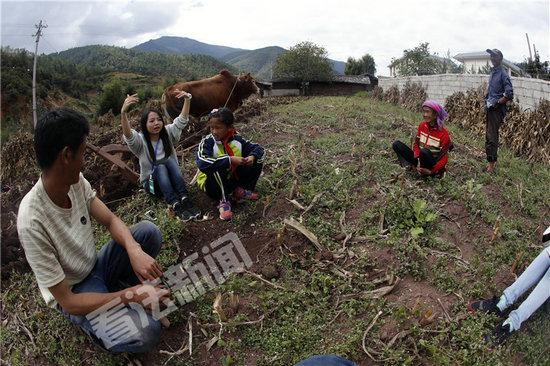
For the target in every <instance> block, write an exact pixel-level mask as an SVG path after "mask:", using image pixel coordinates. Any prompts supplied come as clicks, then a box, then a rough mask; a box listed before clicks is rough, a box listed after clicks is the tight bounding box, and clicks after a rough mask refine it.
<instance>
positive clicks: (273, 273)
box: [261, 264, 280, 280]
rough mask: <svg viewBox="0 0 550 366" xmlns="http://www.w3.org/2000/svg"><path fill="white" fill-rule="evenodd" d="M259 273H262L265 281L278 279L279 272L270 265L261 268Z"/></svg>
mask: <svg viewBox="0 0 550 366" xmlns="http://www.w3.org/2000/svg"><path fill="white" fill-rule="evenodd" d="M261 272H262V276H263V277H264V278H265V279H267V280H271V279H274V278H279V276H280V273H279V270H278V269H277V267H275V266H274V265H272V264H267V265H265V266H264V267H263V268H262V270H261Z"/></svg>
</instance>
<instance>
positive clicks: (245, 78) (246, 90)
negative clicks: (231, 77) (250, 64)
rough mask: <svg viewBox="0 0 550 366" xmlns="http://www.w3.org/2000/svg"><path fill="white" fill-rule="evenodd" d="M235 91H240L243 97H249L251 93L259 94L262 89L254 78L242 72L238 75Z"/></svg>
mask: <svg viewBox="0 0 550 366" xmlns="http://www.w3.org/2000/svg"><path fill="white" fill-rule="evenodd" d="M235 89H236V90H235V91H236V92H238V94H239V95H240V96H242V97H243V98H246V97H248V96H249V95H251V94H258V93H259V92H260V89H258V87H257V86H256V83H255V82H254V78H253V77H252V76H250V73H248V74H241V75H239V76H238V77H237V86H236V87H235Z"/></svg>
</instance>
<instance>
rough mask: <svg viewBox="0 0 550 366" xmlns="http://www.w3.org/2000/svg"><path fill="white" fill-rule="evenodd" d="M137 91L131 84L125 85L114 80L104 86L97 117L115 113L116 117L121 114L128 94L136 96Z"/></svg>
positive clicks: (118, 80)
mask: <svg viewBox="0 0 550 366" xmlns="http://www.w3.org/2000/svg"><path fill="white" fill-rule="evenodd" d="M134 93H135V89H134V87H133V86H132V85H130V84H125V83H123V82H122V81H121V80H120V79H118V78H114V79H113V80H111V81H110V82H108V83H106V84H105V85H103V88H102V90H101V94H100V95H99V106H98V110H97V115H98V116H101V115H104V114H105V113H107V112H109V110H112V111H113V114H114V115H115V116H116V115H118V114H119V113H120V109H121V108H122V104H123V103H124V99H125V98H126V94H134Z"/></svg>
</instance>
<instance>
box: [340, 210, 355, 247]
mask: <svg viewBox="0 0 550 366" xmlns="http://www.w3.org/2000/svg"><path fill="white" fill-rule="evenodd" d="M345 226H346V211H342V214H341V215H340V230H342V233H343V234H344V235H345V236H346V237H345V238H344V241H343V243H342V248H344V249H345V248H346V244H347V242H348V241H349V240H350V239H351V237H352V236H353V233H348V232H347V231H346V228H345Z"/></svg>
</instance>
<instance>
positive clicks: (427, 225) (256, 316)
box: [1, 96, 550, 365]
mask: <svg viewBox="0 0 550 366" xmlns="http://www.w3.org/2000/svg"><path fill="white" fill-rule="evenodd" d="M239 117H240V118H238V119H237V120H238V121H241V122H242V121H246V122H247V123H241V124H238V125H237V127H238V129H239V131H240V132H241V134H242V135H243V136H245V137H247V138H250V139H252V140H254V141H255V142H258V143H260V144H262V145H263V146H264V147H265V149H266V161H267V162H266V164H265V168H264V175H263V176H262V178H261V179H260V182H259V185H258V192H259V193H260V195H261V199H260V200H259V201H258V202H255V203H246V204H239V205H236V206H234V212H235V215H236V216H235V218H234V219H233V220H232V221H231V222H220V220H218V219H217V215H216V208H215V202H212V201H211V200H210V199H208V197H207V196H206V195H205V194H203V193H202V192H199V191H197V189H196V188H194V187H193V188H192V190H191V192H192V194H193V197H195V199H196V201H197V204H198V206H199V207H200V208H201V209H202V210H203V212H205V213H210V214H209V215H208V217H207V218H206V220H205V221H201V222H190V223H186V224H182V223H181V222H179V221H177V220H176V219H174V218H173V217H172V216H171V215H169V214H168V213H167V210H166V207H165V205H164V204H163V203H162V202H159V201H158V200H154V199H152V198H150V197H149V196H146V195H145V194H144V193H142V192H140V191H139V189H138V187H136V186H132V185H131V184H128V183H126V182H125V181H124V180H123V179H121V177H120V176H119V175H118V173H117V172H116V171H113V170H112V169H111V167H110V166H108V164H106V163H104V162H103V161H101V160H99V158H96V157H95V156H93V155H88V156H87V159H86V164H87V165H86V170H85V171H84V175H85V176H86V177H87V178H88V179H89V180H90V182H91V183H92V185H93V187H94V188H95V189H96V190H97V191H98V193H99V194H100V197H101V198H102V200H104V201H105V202H109V207H111V208H112V209H113V210H114V211H116V213H117V214H118V215H119V216H120V217H121V218H122V219H123V220H124V221H125V222H126V223H128V224H129V225H131V224H133V223H135V222H137V221H139V220H141V219H142V218H143V214H144V213H145V211H147V210H149V209H153V210H154V212H155V214H156V216H157V218H158V219H157V222H156V223H157V224H158V225H159V227H160V228H161V231H162V233H163V238H164V249H163V251H162V252H161V255H160V257H159V259H158V260H159V262H160V263H161V264H162V266H163V267H164V268H167V267H168V266H169V265H171V264H174V263H178V262H181V261H182V260H183V259H184V258H185V257H186V256H188V255H190V254H192V253H194V252H196V251H197V250H199V249H200V248H201V247H202V246H203V245H205V244H208V243H210V242H212V241H214V240H216V239H217V238H219V237H221V236H223V235H224V234H226V233H227V232H235V233H236V234H237V235H238V237H239V238H240V240H241V241H242V242H243V244H244V246H245V248H246V250H247V252H248V253H249V255H250V257H251V258H252V259H253V261H254V264H253V266H252V267H251V268H250V269H249V271H250V273H244V274H237V275H233V276H232V277H231V278H230V279H229V280H228V281H227V282H225V283H224V284H223V285H222V286H220V287H219V288H218V289H216V290H214V291H210V292H207V293H206V294H205V295H203V296H201V297H200V298H198V299H196V300H195V301H194V302H193V303H191V304H188V305H186V306H183V307H179V308H178V310H177V311H175V312H173V313H172V314H170V316H169V319H170V320H171V322H172V325H171V327H170V328H168V329H166V330H165V331H164V332H163V334H162V337H161V340H160V342H159V345H158V347H157V348H156V349H155V350H154V351H152V352H150V353H148V354H145V355H139V356H137V359H138V360H139V361H140V362H141V363H142V364H143V365H164V364H166V365H292V364H294V363H296V362H297V361H299V360H301V359H303V358H306V357H308V356H310V355H313V354H319V353H335V354H339V355H341V356H344V357H347V358H349V359H351V360H353V361H355V362H356V363H357V364H359V365H377V364H387V365H402V364H409V365H496V364H503V365H548V364H550V356H549V355H550V352H549V351H550V350H549V349H548V339H550V314H549V313H548V312H545V311H538V312H537V313H535V314H534V315H533V317H532V318H531V319H530V320H529V321H528V322H526V323H525V324H524V325H523V326H522V330H521V331H520V332H517V334H514V335H513V336H512V337H511V339H510V340H509V342H507V343H506V344H505V345H504V346H503V347H501V348H496V349H490V348H488V347H487V345H485V344H484V343H483V341H482V336H483V335H484V334H485V333H487V332H488V331H490V330H491V329H492V328H493V327H494V325H495V324H496V323H497V321H498V320H497V319H496V318H495V317H493V316H485V315H479V314H474V315H472V314H469V313H468V312H467V311H466V305H467V303H468V302H469V300H471V299H473V298H478V297H480V296H492V295H493V294H498V295H500V292H501V291H502V290H503V289H504V288H505V287H506V286H508V285H509V284H511V283H512V282H513V281H514V278H515V276H517V274H518V273H521V271H522V269H523V268H525V266H526V265H527V264H528V263H529V261H530V260H532V259H533V258H534V257H535V256H536V255H537V254H538V253H539V252H540V250H541V246H540V235H541V233H542V230H544V228H546V227H547V226H548V225H549V222H548V217H550V198H549V197H548V194H547V193H548V192H547V190H548V186H549V184H550V170H549V169H548V167H547V166H544V165H541V164H538V163H525V162H524V161H523V160H522V159H520V158H517V157H515V156H513V154H512V153H511V152H510V151H508V150H506V149H502V152H501V155H500V158H499V169H498V171H497V173H496V174H495V175H493V176H489V175H487V174H485V173H482V172H481V170H482V167H483V165H484V161H483V155H484V154H483V149H482V146H483V140H482V138H481V137H480V136H475V135H473V134H472V133H471V132H469V131H466V130H463V129H461V128H459V127H457V126H452V125H450V126H447V128H448V129H449V132H450V134H451V137H452V139H453V141H454V143H455V145H456V149H455V150H454V151H453V152H452V153H451V155H450V162H449V165H448V174H447V176H446V177H445V178H444V179H442V180H438V179H432V178H428V179H423V178H419V177H417V176H415V175H414V174H412V173H410V172H407V171H404V170H403V169H402V168H400V167H399V166H398V164H397V163H396V159H395V158H394V156H393V152H392V151H391V142H392V141H393V140H394V139H401V140H402V141H410V137H411V134H412V133H413V131H414V130H415V127H416V125H417V123H418V121H419V120H420V118H421V116H420V113H412V112H409V111H405V110H403V109H401V108H399V107H395V106H392V105H390V104H387V103H384V102H379V101H375V100H372V99H370V98H367V97H365V96H355V97H346V98H344V97H322V98H293V99H279V100H271V101H270V100H261V101H254V102H250V104H249V105H248V106H247V107H246V108H245V110H244V111H243V112H242V113H241V114H240V115H239ZM185 139H186V137H185V136H183V137H182V141H184V140H185ZM90 140H91V141H92V142H93V143H94V144H97V145H99V146H102V145H105V144H109V143H119V142H120V131H119V126H118V122H117V120H116V119H115V118H113V119H111V120H106V121H104V122H103V123H102V126H101V127H100V126H95V127H94V130H93V133H92V135H91V136H90ZM196 142H197V141H195V140H186V143H185V144H184V145H183V146H180V147H179V150H180V151H182V150H184V149H186V148H188V147H190V146H193V144H195V143H196ZM12 143H13V147H9V150H6V149H8V148H5V149H4V151H3V167H2V190H3V191H4V193H3V195H2V243H3V244H2V278H3V283H2V285H3V286H2V298H1V306H2V330H3V331H2V336H1V340H2V344H1V345H2V350H3V352H2V359H3V361H6V362H7V363H9V364H14V365H17V364H42V365H54V364H56V365H57V364H67V365H72V364H75V363H77V362H78V363H79V364H82V365H126V364H128V363H129V362H132V363H135V362H136V361H135V358H133V357H130V356H126V355H115V356H114V355H109V354H107V353H104V352H102V351H100V350H98V349H97V348H95V347H94V346H92V345H90V343H89V342H88V340H87V339H86V338H85V337H84V336H83V335H82V334H81V333H80V332H79V331H78V330H76V328H74V327H73V326H72V325H70V324H69V323H68V322H67V321H65V319H64V318H63V317H62V316H60V315H59V314H58V313H57V312H56V311H54V310H50V309H45V308H44V305H43V303H42V300H41V298H40V295H39V292H38V289H37V287H36V285H35V283H34V282H33V281H34V280H33V276H32V273H30V272H29V269H28V268H27V267H26V265H25V263H24V258H23V256H22V252H21V250H20V248H19V244H18V240H17V236H16V230H15V221H14V220H15V213H16V209H17V206H18V203H19V201H20V199H21V198H22V196H23V195H24V193H25V192H26V191H28V189H29V188H30V187H31V186H32V184H34V182H35V181H36V177H37V171H36V169H32V168H30V167H31V166H32V162H33V155H32V154H31V152H32V140H31V138H30V136H23V137H21V138H20V139H19V141H17V143H15V142H12ZM6 151H8V153H9V154H11V152H12V151H13V157H11V158H8V159H6V155H5V154H6ZM123 158H124V159H125V160H126V161H128V162H129V163H130V164H134V165H133V166H136V165H135V164H136V161H134V160H132V158H131V157H130V156H123ZM6 163H7V164H13V168H10V169H11V170H10V169H8V168H6ZM22 167H25V169H21V168H22ZM182 169H183V171H184V175H185V177H186V180H187V181H190V180H191V178H192V177H193V175H194V174H195V169H196V168H195V164H194V157H193V155H192V153H191V152H187V153H185V154H184V159H183V164H182ZM520 187H521V188H520ZM290 218H293V219H295V220H297V221H299V222H300V223H301V224H302V225H303V227H305V228H306V229H307V230H309V231H310V232H312V233H313V234H314V235H315V236H316V237H317V239H318V243H319V246H320V248H317V247H316V246H315V245H314V243H312V242H311V241H310V240H309V239H307V238H306V236H304V235H303V234H301V233H300V232H298V231H297V230H295V229H294V228H292V227H290V226H289V225H285V224H284V223H283V221H284V220H285V219H290ZM413 232H415V233H418V232H420V234H418V235H416V234H415V235H413V234H412V233H413ZM96 234H97V241H98V247H100V246H101V244H103V243H104V242H105V241H106V240H107V239H108V235H107V233H106V232H105V230H104V229H101V228H98V229H97V231H96ZM520 253H521V259H520V260H516V259H517V258H519V257H520ZM514 262H517V263H515V264H516V265H515V266H514ZM513 266H514V267H515V268H516V270H515V273H514V272H512V271H511V269H512V267H513ZM258 276H261V278H262V279H259V278H258ZM218 293H219V294H222V296H223V301H222V308H223V309H225V311H226V313H227V314H228V319H227V320H226V321H225V322H224V323H223V325H221V323H220V320H219V318H218V317H217V315H216V314H215V313H213V302H214V299H215V297H216V295H217V294H218ZM230 294H233V296H234V295H237V296H238V299H239V301H238V305H235V304H233V306H230V304H229V300H228V299H229V297H230ZM190 337H191V344H192V349H191V352H190V351H189V350H188V349H185V347H186V345H188V344H189V343H190ZM178 350H180V352H178ZM190 353H191V354H190Z"/></svg>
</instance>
